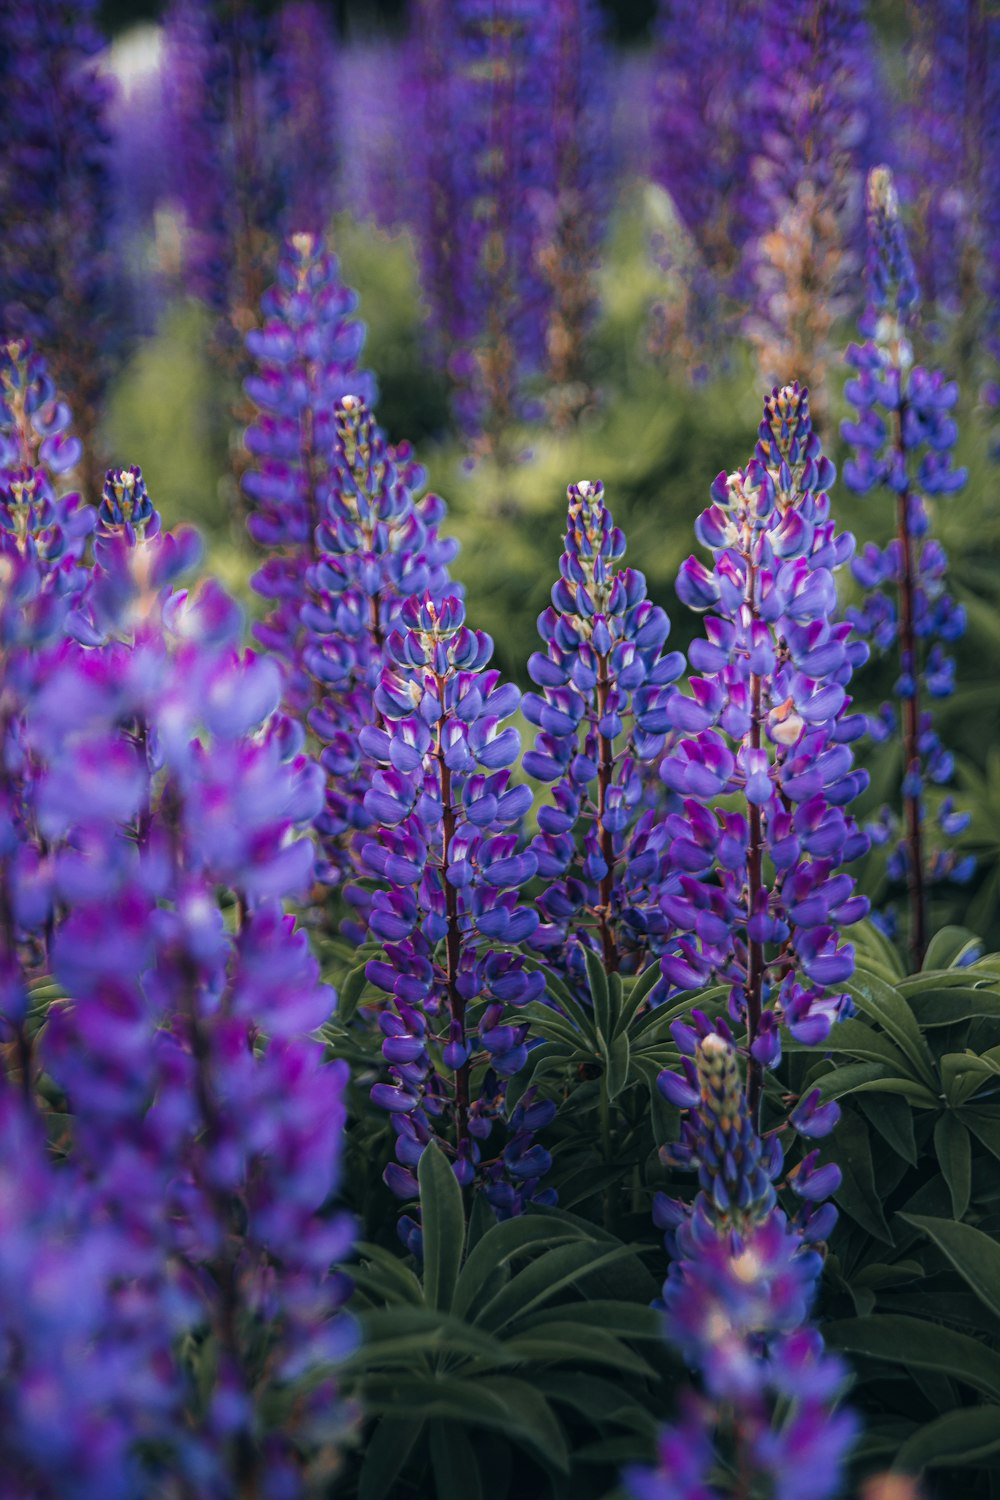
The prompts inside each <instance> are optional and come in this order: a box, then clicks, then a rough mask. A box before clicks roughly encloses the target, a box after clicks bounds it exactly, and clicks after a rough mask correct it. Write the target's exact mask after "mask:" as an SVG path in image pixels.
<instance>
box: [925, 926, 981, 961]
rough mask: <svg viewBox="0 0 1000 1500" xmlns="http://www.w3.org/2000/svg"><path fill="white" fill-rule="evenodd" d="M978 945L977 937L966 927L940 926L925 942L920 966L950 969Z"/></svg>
mask: <svg viewBox="0 0 1000 1500" xmlns="http://www.w3.org/2000/svg"><path fill="white" fill-rule="evenodd" d="M978 947H979V938H978V937H977V936H976V934H975V933H974V932H970V931H969V929H968V927H942V928H941V929H940V930H939V931H938V932H936V933H935V934H934V936H933V937H932V938H931V940H930V942H929V943H928V944H927V952H926V953H925V954H924V961H923V964H922V965H921V967H922V968H923V969H924V970H928V971H929V970H934V969H951V968H954V967H955V966H956V965H957V964H958V962H959V960H960V959H961V958H963V956H964V955H965V954H967V953H971V952H972V951H973V950H974V949H975V948H978Z"/></svg>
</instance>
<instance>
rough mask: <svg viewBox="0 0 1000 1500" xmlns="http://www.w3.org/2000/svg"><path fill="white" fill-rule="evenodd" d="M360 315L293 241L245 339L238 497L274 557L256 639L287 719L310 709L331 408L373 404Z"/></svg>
mask: <svg viewBox="0 0 1000 1500" xmlns="http://www.w3.org/2000/svg"><path fill="white" fill-rule="evenodd" d="M356 306H357V296H356V295H355V293H354V292H352V291H350V290H349V289H348V288H346V287H345V286H344V285H343V283H342V282H341V280H340V278H339V275H338V268H337V262H336V260H335V259H334V258H333V256H331V255H328V254H327V253H326V252H325V250H324V248H323V244H322V241H321V240H320V239H318V238H317V237H316V236H315V235H313V234H309V233H306V232H302V233H298V234H294V235H292V237H291V238H290V239H289V240H288V241H287V242H286V244H285V248H284V253H283V255H282V258H281V261H280V262H279V265H278V278H277V281H276V283H275V285H274V286H273V287H271V288H270V289H269V291H268V292H266V293H265V295H264V298H263V303H262V309H261V311H262V322H261V326H260V327H259V328H256V329H251V330H250V332H249V333H248V335H247V349H248V352H249V354H250V356H251V357H252V358H253V359H254V361H255V365H256V368H255V369H254V371H253V373H252V374H251V375H249V376H248V377H247V380H246V382H245V388H246V393H247V395H248V396H249V397H250V399H251V400H252V401H253V403H254V405H255V406H256V407H257V408H258V415H257V417H256V418H255V420H254V421H253V422H252V423H251V425H250V426H249V427H248V429H247V431H246V434H245V437H244V442H245V444H246V447H247V449H248V451H249V453H250V455H251V467H250V468H249V469H248V470H247V472H246V473H245V474H244V475H243V489H244V491H245V493H246V495H247V496H248V498H249V500H250V503H251V506H252V510H251V513H250V516H249V518H248V521H247V526H248V529H249V531H250V535H251V537H252V538H253V540H254V541H255V542H257V543H258V544H259V545H260V546H261V547H266V548H267V549H268V550H269V552H270V556H269V557H268V558H267V561H266V562H265V563H264V565H263V567H261V568H260V569H259V570H258V572H257V573H256V574H255V575H254V577H253V579H252V586H253V588H254V589H255V590H256V592H257V593H258V594H260V595H261V596H262V597H263V598H265V599H267V600H270V601H273V602H272V607H271V612H270V613H269V615H268V616H267V618H266V619H265V620H264V621H263V622H262V623H261V624H260V625H258V626H256V628H255V634H256V636H257V638H258V640H260V641H261V642H262V644H263V645H264V646H265V647H266V648H267V649H268V650H269V651H270V652H272V653H273V654H274V655H276V656H277V657H278V658H279V659H280V660H281V662H282V664H283V667H284V669H285V674H286V676H285V690H284V701H285V704H286V706H287V708H288V710H289V712H290V713H293V714H302V713H304V712H305V710H306V709H307V708H308V707H309V706H310V704H311V703H312V702H313V700H314V689H313V684H312V682H311V679H310V678H309V676H308V673H307V671H306V668H305V666H304V664H303V659H302V658H303V652H304V650H305V649H306V643H307V633H306V628H305V626H304V624H303V621H302V607H303V603H304V602H305V600H306V598H307V590H306V574H307V572H308V569H309V568H310V566H311V565H312V564H313V563H314V562H315V560H316V528H317V526H318V525H319V522H320V520H321V518H322V515H323V513H324V505H325V503H326V494H327V492H328V490H329V489H330V487H331V484H332V482H333V478H332V475H331V457H330V455H331V453H332V451H333V450H334V447H335V441H336V438H335V428H334V421H335V419H334V411H335V407H336V404H337V402H338V401H339V400H340V399H341V397H343V396H346V395H348V394H349V393H352V392H353V393H355V394H357V395H358V396H360V397H361V398H362V399H364V400H365V401H368V402H371V401H373V400H374V396H375V378H374V376H373V375H371V374H370V373H369V372H368V371H367V370H365V371H362V370H359V369H358V364H357V361H358V356H359V355H360V352H361V348H362V345H363V342H364V337H365V325H364V324H363V323H361V322H358V321H357V320H356V319H355V318H353V317H352V316H351V314H352V313H353V311H354V309H355V307H356Z"/></svg>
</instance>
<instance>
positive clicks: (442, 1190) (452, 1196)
mask: <svg viewBox="0 0 1000 1500" xmlns="http://www.w3.org/2000/svg"><path fill="white" fill-rule="evenodd" d="M417 1181H418V1182H419V1183H420V1208H421V1214H422V1218H423V1230H424V1297H425V1298H426V1300H427V1303H428V1305H429V1306H430V1307H440V1308H449V1307H451V1304H452V1298H453V1296H454V1294H455V1284H456V1282H457V1281H458V1270H459V1267H460V1266H461V1264H462V1249H463V1247H464V1245H465V1205H464V1203H463V1202H462V1189H461V1188H460V1187H459V1185H458V1181H457V1179H456V1177H455V1174H454V1172H453V1171H452V1169H451V1164H450V1163H449V1161H448V1158H447V1157H446V1156H445V1154H444V1152H443V1151H442V1150H441V1148H440V1146H438V1145H436V1144H435V1142H433V1141H432V1142H431V1143H430V1145H428V1146H427V1148H426V1150H425V1151H424V1152H423V1154H422V1156H421V1158H420V1165H419V1167H418V1168H417Z"/></svg>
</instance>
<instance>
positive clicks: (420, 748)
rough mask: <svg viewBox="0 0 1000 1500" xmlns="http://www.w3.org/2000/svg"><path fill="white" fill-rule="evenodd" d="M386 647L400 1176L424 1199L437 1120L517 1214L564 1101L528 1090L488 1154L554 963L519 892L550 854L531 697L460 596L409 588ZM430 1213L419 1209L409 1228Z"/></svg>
mask: <svg viewBox="0 0 1000 1500" xmlns="http://www.w3.org/2000/svg"><path fill="white" fill-rule="evenodd" d="M386 653H387V658H388V662H389V665H388V666H387V667H386V668H385V669H384V671H383V673H382V679H381V682H380V684H379V687H378V689H377V691H376V694H375V705H376V708H377V709H378V712H379V714H380V716H381V724H380V725H379V726H374V725H373V726H370V727H368V728H366V729H363V730H362V731H361V735H360V739H361V743H362V747H363V749H364V750H365V752H366V753H367V754H368V755H370V756H371V757H372V759H373V760H375V761H376V762H378V763H379V764H380V765H381V766H382V768H383V769H381V770H379V771H378V772H377V773H376V775H375V778H374V781H373V784H372V787H371V790H370V791H369V792H368V793H367V795H366V797H365V810H366V812H367V813H368V815H369V817H370V819H371V822H372V825H373V829H374V832H373V835H372V836H371V837H370V838H369V839H368V840H367V841H366V842H365V843H364V846H363V858H364V861H365V863H366V865H367V867H368V869H369V870H370V871H371V873H372V874H373V875H375V876H376V877H377V878H378V880H379V882H380V887H381V888H380V889H378V890H376V892H375V895H374V900H373V906H372V912H371V918H370V926H371V932H372V935H373V936H375V937H377V938H378V939H379V940H380V941H381V942H382V943H383V946H384V951H385V958H384V959H376V960H372V961H371V962H369V964H368V969H367V972H368V978H369V979H370V981H371V982H372V983H373V984H375V985H377V986H378V987H379V988H380V989H382V990H385V991H386V993H388V994H389V995H391V996H392V999H393V1009H392V1010H388V1009H386V1010H385V1011H383V1012H382V1014H381V1016H380V1018H379V1024H380V1027H381V1030H382V1032H383V1034H384V1037H385V1040H384V1041H383V1044H382V1052H383V1056H384V1058H385V1061H386V1063H387V1064H388V1067H389V1078H390V1081H389V1082H387V1083H386V1082H381V1083H378V1084H376V1085H375V1087H374V1088H373V1090H372V1098H373V1099H374V1101H375V1102H376V1103H377V1104H379V1105H381V1106H382V1107H383V1108H385V1109H387V1110H388V1111H390V1114H391V1117H392V1122H393V1127H394V1129H395V1131H396V1156H397V1161H396V1162H395V1163H393V1164H391V1165H390V1166H389V1167H388V1168H387V1170H386V1173H385V1180H386V1182H387V1183H388V1185H389V1186H390V1188H392V1190H393V1191H394V1192H395V1193H396V1194H397V1195H398V1196H399V1197H401V1198H404V1199H406V1198H413V1197H415V1196H416V1193H417V1180H416V1176H415V1174H414V1171H413V1168H414V1167H415V1166H416V1163H417V1162H418V1160H419V1158H420V1155H421V1153H422V1151H423V1150H424V1148H425V1146H426V1145H427V1142H428V1141H429V1139H430V1138H431V1135H432V1134H435V1135H437V1136H438V1137H439V1139H440V1138H442V1137H443V1138H444V1144H445V1149H446V1150H448V1152H449V1154H450V1155H451V1157H452V1160H453V1165H454V1170H455V1174H456V1176H457V1178H458V1180H459V1182H460V1183H462V1184H463V1186H464V1185H466V1184H469V1183H471V1182H473V1181H475V1180H476V1179H477V1178H478V1179H479V1181H480V1183H481V1185H482V1187H483V1191H484V1192H485V1195H486V1197H487V1199H488V1201H489V1202H490V1203H491V1204H492V1205H493V1206H494V1208H496V1209H497V1210H499V1211H500V1212H502V1213H504V1214H508V1213H511V1212H515V1211H516V1210H517V1209H518V1208H519V1207H520V1205H521V1203H522V1202H523V1201H524V1199H525V1198H527V1197H530V1196H534V1195H535V1192H536V1187H537V1183H538V1179H539V1178H540V1177H541V1176H543V1175H544V1173H545V1171H546V1170H547V1168H548V1163H549V1158H548V1153H547V1152H545V1151H544V1150H543V1149H542V1148H541V1147H539V1146H534V1145H532V1144H531V1135H532V1132H533V1131H534V1130H536V1129H537V1128H538V1127H539V1126H540V1125H541V1124H542V1123H544V1122H545V1121H546V1120H547V1119H548V1118H550V1117H551V1114H552V1113H553V1107H552V1106H550V1105H548V1104H537V1105H533V1104H532V1103H531V1101H529V1100H522V1101H521V1106H520V1107H519V1111H517V1112H515V1115H516V1118H515V1117H512V1118H511V1120H510V1121H509V1122H507V1126H508V1139H507V1140H506V1142H505V1143H502V1144H501V1145H499V1146H497V1147H496V1148H495V1154H494V1155H493V1156H491V1157H490V1158H489V1159H484V1157H483V1150H482V1143H485V1142H486V1141H487V1140H489V1139H490V1138H491V1136H492V1134H493V1130H494V1126H495V1124H496V1122H497V1120H498V1118H502V1116H503V1095H504V1085H505V1080H507V1079H508V1078H510V1077H512V1076H513V1074H515V1073H516V1072H518V1071H519V1069H520V1068H521V1067H523V1065H524V1063H525V1061H526V1059H527V1032H528V1028H527V1025H526V1024H525V1023H523V1022H519V1021H518V1019H517V1010H518V1007H520V1006H522V1005H525V1004H526V1003H527V1002H529V1001H531V1000H534V999H537V998H538V997H539V996H540V995H541V993H542V992H543V990H544V979H543V977H542V975H541V974H540V973H538V972H535V971H529V970H527V969H526V968H525V965H524V959H523V957H520V956H518V955H516V954H515V953H513V952H511V951H509V950H510V949H511V948H512V947H514V945H516V944H519V943H522V942H524V941H525V940H526V939H528V938H530V937H531V934H532V933H533V931H534V930H535V928H536V927H537V925H538V916H537V913H536V912H535V911H534V910H533V909H532V907H531V906H529V905H527V904H525V903H523V902H522V900H521V898H520V896H519V891H520V888H521V887H522V886H524V885H525V884H526V883H527V882H528V881H529V880H530V879H531V878H532V876H533V875H534V874H535V872H536V869H537V865H538V862H537V859H536V856H535V854H534V853H533V852H532V851H531V850H525V849H523V848H522V847H521V840H520V838H519V835H518V825H519V824H520V822H521V819H522V818H523V817H524V814H525V813H526V812H527V810H528V808H529V807H530V805H531V792H530V790H529V788H528V787H526V786H518V785H515V784H512V782H511V773H510V769H509V768H510V766H511V765H512V764H513V763H514V762H515V761H516V759H517V757H518V753H519V751H520V737H519V735H518V733H517V730H516V729H513V728H511V727H503V726H504V725H505V722H506V720H508V719H509V718H510V717H511V715H512V714H513V713H514V712H515V710H516V709H517V706H518V702H519V697H520V695H519V693H518V691H517V689H516V688H515V687H514V686H513V685H512V684H510V683H501V682H500V674H499V672H497V671H495V670H490V669H488V667H487V664H488V662H489V659H490V656H491V655H492V642H491V641H490V639H489V637H488V636H486V635H484V634H483V633H482V632H481V631H473V630H470V629H469V628H468V627H467V626H466V624H465V611H464V609H463V606H462V604H461V601H460V600H459V599H457V598H454V597H451V598H444V599H438V600H435V599H434V597H433V596H432V595H431V594H429V593H428V594H426V595H424V596H423V597H421V598H411V599H408V600H406V602H405V603H404V605H403V607H402V610H401V612H400V616H399V624H398V626H397V628H395V629H394V630H393V631H392V632H391V633H390V635H389V637H388V639H387V641H386ZM414 1227H415V1226H413V1224H412V1222H411V1221H410V1220H408V1219H406V1220H404V1223H403V1233H404V1235H405V1236H412V1234H413V1231H414Z"/></svg>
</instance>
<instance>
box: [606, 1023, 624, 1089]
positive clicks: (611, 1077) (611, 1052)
mask: <svg viewBox="0 0 1000 1500" xmlns="http://www.w3.org/2000/svg"><path fill="white" fill-rule="evenodd" d="M629 1058H630V1050H629V1044H628V1032H627V1031H620V1032H619V1033H618V1035H617V1036H616V1037H614V1038H613V1040H612V1042H611V1045H610V1047H609V1048H608V1054H607V1067H606V1072H607V1090H608V1098H609V1099H617V1098H618V1095H619V1094H620V1093H621V1092H622V1090H623V1089H624V1087H625V1085H626V1084H627V1083H628V1078H629Z"/></svg>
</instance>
